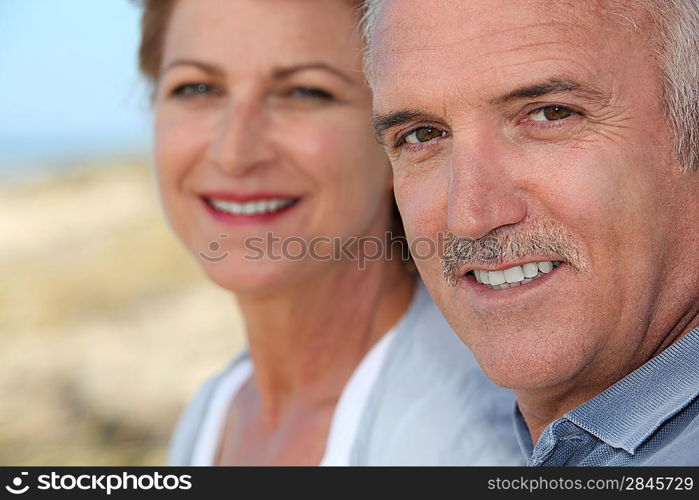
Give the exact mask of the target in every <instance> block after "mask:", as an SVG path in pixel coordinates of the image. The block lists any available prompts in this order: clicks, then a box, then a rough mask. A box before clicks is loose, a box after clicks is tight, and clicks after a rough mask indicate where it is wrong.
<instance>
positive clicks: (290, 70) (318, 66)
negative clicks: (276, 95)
mask: <svg viewBox="0 0 699 500" xmlns="http://www.w3.org/2000/svg"><path fill="white" fill-rule="evenodd" d="M308 70H322V71H328V72H330V73H332V74H334V75H335V76H337V77H339V78H341V79H342V80H344V81H345V82H347V83H349V84H354V83H355V82H354V80H352V78H350V76H349V75H347V74H345V73H344V72H343V71H341V70H339V69H337V68H335V67H333V66H331V65H329V64H326V63H324V62H313V63H304V64H295V65H293V66H287V67H283V68H277V69H275V70H274V71H273V72H272V78H273V79H275V80H283V79H284V78H287V77H289V76H291V75H293V74H294V73H298V72H300V71H308Z"/></svg>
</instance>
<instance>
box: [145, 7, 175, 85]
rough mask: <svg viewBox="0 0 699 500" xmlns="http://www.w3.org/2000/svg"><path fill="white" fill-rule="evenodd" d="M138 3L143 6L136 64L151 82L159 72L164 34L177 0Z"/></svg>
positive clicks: (154, 80) (156, 77) (156, 78)
mask: <svg viewBox="0 0 699 500" xmlns="http://www.w3.org/2000/svg"><path fill="white" fill-rule="evenodd" d="M138 3H139V4H140V5H141V6H142V7H143V16H142V17H141V45H140V48H139V50H138V66H139V68H140V70H141V73H142V74H143V75H144V76H145V77H146V78H148V80H150V81H151V83H153V82H156V81H157V80H158V76H159V74H160V63H161V62H162V60H163V47H164V46H165V35H166V33H167V27H168V24H169V21H170V17H171V16H172V11H173V10H174V8H175V4H176V3H177V0H140V1H139V2H138Z"/></svg>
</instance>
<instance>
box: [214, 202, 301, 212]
mask: <svg viewBox="0 0 699 500" xmlns="http://www.w3.org/2000/svg"><path fill="white" fill-rule="evenodd" d="M295 202H296V199H294V198H283V199H281V198H280V199H274V200H259V201H251V202H247V203H235V202H233V201H221V200H209V203H210V204H211V206H213V207H214V208H215V209H216V210H219V211H221V212H226V213H229V214H233V215H262V214H269V213H273V212H278V211H279V210H282V209H284V208H286V207H288V206H290V205H293V204H294V203H295Z"/></svg>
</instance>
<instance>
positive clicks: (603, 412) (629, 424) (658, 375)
mask: <svg viewBox="0 0 699 500" xmlns="http://www.w3.org/2000/svg"><path fill="white" fill-rule="evenodd" d="M698 394H699V327H698V328H695V329H694V330H692V331H690V332H689V333H687V334H686V335H685V336H684V337H682V338H681V339H679V340H678V341H677V342H675V343H673V344H671V345H670V346H669V347H668V348H667V349H665V350H664V351H662V352H661V353H660V354H658V355H657V356H655V357H654V358H652V359H651V360H650V361H648V362H647V363H645V364H644V365H642V366H641V367H640V368H638V369H637V370H635V371H633V372H631V373H630V374H629V375H627V376H626V377H624V378H623V379H621V380H620V381H619V382H617V383H616V384H614V385H613V386H611V387H610V388H609V389H607V390H606V391H604V392H602V393H601V394H599V395H597V396H596V397H594V398H593V399H591V400H590V401H588V402H587V403H584V404H583V405H581V406H579V407H577V408H575V409H574V410H572V411H570V412H568V413H567V414H566V415H564V416H563V418H565V419H568V420H570V421H571V422H573V423H574V424H575V425H577V426H578V427H581V428H582V429H584V430H586V431H587V432H589V433H590V434H592V435H594V436H596V437H597V438H598V439H601V440H602V441H604V442H605V443H607V444H609V445H610V446H613V447H615V448H622V449H624V450H626V451H627V452H629V453H631V454H633V453H635V451H636V448H638V447H639V446H640V445H641V444H642V443H643V442H644V441H645V440H646V439H647V438H648V437H649V436H650V435H651V434H652V433H653V432H654V431H655V430H656V429H657V428H658V427H659V426H660V425H662V423H663V422H665V421H666V420H667V419H668V418H670V417H672V416H673V415H675V414H676V413H677V412H679V411H680V410H682V408H684V407H685V406H686V405H687V404H689V403H690V402H691V401H692V400H693V399H694V398H695V397H697V395H698Z"/></svg>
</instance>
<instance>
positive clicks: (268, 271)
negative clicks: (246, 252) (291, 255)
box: [202, 259, 304, 295]
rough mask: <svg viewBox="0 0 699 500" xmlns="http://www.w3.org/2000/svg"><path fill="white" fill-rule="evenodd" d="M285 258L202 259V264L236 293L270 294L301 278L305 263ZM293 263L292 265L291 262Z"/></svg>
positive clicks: (217, 279)
mask: <svg viewBox="0 0 699 500" xmlns="http://www.w3.org/2000/svg"><path fill="white" fill-rule="evenodd" d="M286 264H287V265H284V263H281V262H263V261H260V262H236V261H234V260H233V259H230V260H225V261H221V262H207V261H203V262H202V268H203V269H204V272H205V273H206V275H207V276H208V278H209V279H210V280H211V281H213V282H214V283H215V284H216V285H218V286H219V287H221V288H223V289H225V290H228V291H230V292H232V293H235V294H236V295H261V294H263V295H264V294H269V293H273V292H275V291H278V290H280V289H283V288H286V287H288V286H290V285H292V284H293V283H294V282H295V281H300V280H301V279H302V277H301V275H302V274H303V272H302V268H303V267H304V266H303V265H299V264H300V263H288V262H287V263H286ZM289 264H292V265H289Z"/></svg>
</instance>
